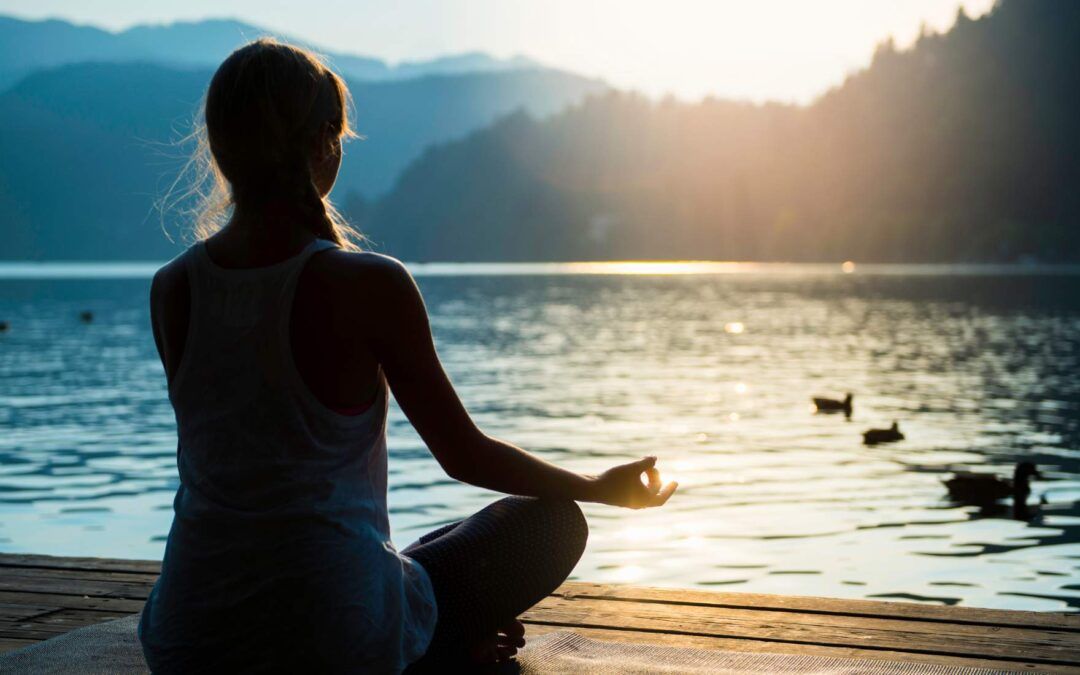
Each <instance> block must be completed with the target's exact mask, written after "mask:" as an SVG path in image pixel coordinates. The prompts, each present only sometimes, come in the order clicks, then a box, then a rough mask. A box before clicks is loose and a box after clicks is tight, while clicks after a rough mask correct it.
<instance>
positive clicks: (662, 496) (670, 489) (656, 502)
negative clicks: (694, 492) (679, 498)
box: [649, 481, 679, 506]
mask: <svg viewBox="0 0 1080 675" xmlns="http://www.w3.org/2000/svg"><path fill="white" fill-rule="evenodd" d="M677 489H679V484H678V483H676V482H674V481H672V482H671V483H668V484H667V485H665V486H664V488H663V489H662V490H660V492H658V493H656V494H655V495H654V496H653V498H652V502H651V503H650V504H649V506H663V505H664V504H666V503H667V500H669V499H671V495H673V494H675V490H677Z"/></svg>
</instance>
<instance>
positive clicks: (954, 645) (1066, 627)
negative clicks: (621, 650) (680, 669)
mask: <svg viewBox="0 0 1080 675" xmlns="http://www.w3.org/2000/svg"><path fill="white" fill-rule="evenodd" d="M159 569H160V565H159V563H157V562H154V561H142V560H110V559H99V558H58V557H51V556H36V555H23V554H19V555H10V554H0V651H2V650H6V649H7V648H18V647H20V646H25V645H26V644H29V643H32V641H34V640H42V639H47V638H49V637H53V636H55V635H59V634H62V633H65V632H67V631H69V630H72V629H74V628H77V627H80V626H84V625H89V624H92V623H97V622H99V621H103V620H109V619H112V618H117V617H120V616H124V615H128V614H132V613H135V612H137V611H139V609H140V608H141V606H142V604H143V600H145V598H146V596H147V595H148V594H149V591H150V588H151V587H152V584H153V582H154V581H155V579H156V576H157V574H158V570H159ZM523 619H524V620H525V621H526V623H527V624H528V631H529V634H530V635H539V634H541V633H542V632H546V631H550V630H561V629H570V630H574V631H576V632H580V633H582V634H585V635H588V636H590V637H598V638H599V639H609V640H623V641H633V642H651V643H654V644H655V643H659V644H677V645H682V646H706V647H707V648H717V649H736V650H745V651H773V652H781V653H800V654H805V653H813V654H820V655H823V656H839V657H845V658H879V659H880V658H885V659H891V660H898V661H917V662H926V663H940V664H955V665H972V666H975V665H977V666H980V667H996V668H1010V669H1016V670H1032V669H1038V670H1040V672H1069V668H1072V667H1075V666H1080V615H1076V614H1065V613H1061V612H1046V613H1042V612H1012V611H1002V610H988V609H986V610H984V609H977V608H966V607H940V606H929V605H918V604H913V603H897V602H881V601H864V600H838V599H829V598H811V597H797V596H773V595H759V594H751V593H714V592H709V591H701V590H682V589H663V588H642V587H634V586H613V585H602V584H589V583H581V582H570V583H566V584H564V585H563V586H562V587H560V588H559V589H558V590H557V591H556V592H555V593H554V594H553V595H552V596H550V597H548V598H546V599H545V600H544V601H542V602H541V603H540V604H539V605H538V606H537V607H535V608H533V609H532V610H530V611H529V612H528V613H526V615H525V616H524V617H523ZM1075 672H1080V669H1076V670H1075Z"/></svg>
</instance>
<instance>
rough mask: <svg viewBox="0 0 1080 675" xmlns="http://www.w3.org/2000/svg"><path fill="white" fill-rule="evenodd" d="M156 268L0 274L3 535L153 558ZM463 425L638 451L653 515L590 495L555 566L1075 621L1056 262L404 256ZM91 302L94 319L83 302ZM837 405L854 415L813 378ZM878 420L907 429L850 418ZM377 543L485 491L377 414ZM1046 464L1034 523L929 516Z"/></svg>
mask: <svg viewBox="0 0 1080 675" xmlns="http://www.w3.org/2000/svg"><path fill="white" fill-rule="evenodd" d="M154 267H155V265H140V264H130V265H120V266H116V265H77V266H73V265H46V266H41V265H19V264H6V265H0V321H7V322H8V323H9V326H10V327H9V329H8V330H7V331H6V332H4V333H0V551H6V552H34V553H48V554H55V555H90V556H111V557H130V558H157V557H159V556H160V555H161V554H162V550H163V546H164V538H165V535H166V532H167V531H168V527H169V523H170V518H171V499H172V496H173V492H174V490H175V489H176V485H177V477H176V468H175V450H176V436H175V429H174V419H173V414H172V410H171V408H170V407H169V404H168V401H167V399H166V393H165V386H164V378H163V375H162V371H161V367H160V365H159V363H158V360H157V356H156V354H155V351H154V346H153V340H152V337H151V335H150V331H149V317H148V311H147V307H146V296H147V290H148V285H149V274H150V272H151V271H152V270H153V269H154ZM414 270H415V272H416V273H417V275H418V280H419V282H420V285H421V287H422V289H423V291H424V294H425V297H426V299H427V302H428V304H429V309H430V312H431V318H432V325H433V329H434V331H435V334H436V340H437V343H438V347H439V351H440V353H441V355H442V358H443V360H444V362H445V364H446V367H447V369H448V371H449V372H450V374H451V376H452V377H453V379H454V382H455V383H456V385H457V387H458V389H459V391H460V393H461V396H462V398H463V400H464V401H465V402H466V405H467V406H468V407H469V409H470V410H471V411H472V413H473V414H474V416H475V417H476V419H477V420H478V421H479V423H480V424H481V426H482V427H483V428H484V429H485V430H487V431H488V432H489V433H491V434H494V435H497V436H500V437H503V438H506V439H507V440H510V441H512V442H515V443H517V444H519V445H522V446H524V447H526V448H529V449H531V450H533V451H535V452H537V453H539V454H540V455H542V456H544V457H546V458H548V459H550V460H553V461H555V462H558V463H560V464H563V465H565V466H568V467H571V468H574V469H578V470H581V471H598V470H601V469H603V468H605V467H607V466H609V465H611V464H613V463H615V462H621V461H625V460H628V459H633V458H637V457H639V456H641V455H644V454H656V455H658V456H659V457H660V463H659V465H660V467H661V468H662V470H664V473H665V474H666V476H665V477H666V478H667V477H670V478H677V479H678V480H679V481H680V482H681V484H682V487H681V488H680V490H679V492H678V494H676V495H675V497H674V498H673V499H672V500H671V502H670V503H669V504H668V505H667V506H666V507H665V508H663V509H658V510H650V511H640V512H635V511H627V510H620V509H615V508H611V507H605V506H598V505H587V506H586V507H585V508H586V512H587V515H588V516H589V521H590V524H591V528H592V535H591V539H590V543H589V547H588V550H587V552H586V553H585V556H584V558H583V559H582V561H581V563H580V564H579V565H578V567H577V569H576V570H575V572H574V577H575V578H577V579H584V580H590V581H598V582H628V583H637V584H652V585H663V586H687V587H693V586H696V587H703V588H710V589H718V590H729V591H751V592H761V593H786V594H801V595H822V596H834V597H853V598H860V597H867V598H885V599H901V600H914V601H923V602H937V603H948V604H963V605H972V606H981V607H1003V608H1016V609H1033V610H1062V609H1072V610H1076V609H1080V573H1078V572H1080V274H1078V273H1077V270H1075V269H1066V270H1046V269H1041V268H1007V267H1006V268H982V267H885V266H883V267H873V266H860V267H859V268H858V269H857V270H856V271H855V273H853V274H843V273H841V271H840V268H839V266H789V265H733V264H699V265H689V266H680V265H670V264H662V265H658V266H649V265H640V264H632V265H618V264H615V265H610V264H607V265H605V264H600V265H591V264H586V265H418V266H415V267H414ZM83 310H91V311H93V313H94V316H95V319H94V321H93V322H92V323H90V324H84V323H82V322H81V321H80V320H79V313H80V312H81V311H83ZM846 391H851V392H853V393H854V394H855V412H854V416H853V418H852V419H851V420H850V421H846V420H845V419H844V418H843V417H842V416H826V415H815V414H812V412H811V410H810V397H811V396H812V395H815V394H825V395H834V396H837V395H842V394H843V393H844V392H846ZM894 419H896V420H899V422H900V426H901V429H902V430H903V431H904V433H905V434H906V435H907V439H906V440H905V441H902V442H900V443H896V444H893V445H884V446H877V447H867V446H864V445H863V444H862V439H861V436H860V432H861V431H862V430H863V429H865V428H868V427H870V426H887V425H888V424H889V423H890V422H891V421H892V420H894ZM390 446H391V464H390V466H391V476H390V485H391V493H390V504H391V509H392V511H391V519H392V523H393V527H394V538H395V541H396V542H397V543H398V545H400V546H403V545H405V544H408V543H409V542H410V541H411V540H412V539H414V538H415V537H416V536H418V535H419V534H421V533H422V532H424V531H426V530H429V529H432V528H434V527H436V526H438V525H440V524H442V523H445V522H448V521H450V520H453V519H457V518H460V517H463V516H465V515H468V514H469V513H471V512H473V511H475V510H477V509H479V508H481V507H482V506H483V505H484V504H486V503H487V502H489V501H491V500H492V499H494V498H495V497H496V496H495V495H494V494H493V493H489V492H485V491H482V490H479V489H476V488H472V487H468V486H464V485H460V484H455V483H454V482H453V481H451V480H449V479H447V478H446V476H444V475H443V474H442V473H441V471H440V470H439V468H438V466H437V465H436V464H435V462H434V461H433V460H432V459H431V457H430V455H429V454H428V453H427V451H426V450H425V448H424V446H423V445H422V444H421V442H420V441H419V439H418V438H417V436H416V435H415V433H414V432H413V431H412V429H411V428H410V426H409V424H408V422H407V421H406V420H405V418H404V416H403V415H402V414H401V412H400V411H399V410H398V409H396V408H394V409H392V411H391V424H390ZM1020 459H1030V460H1032V461H1034V462H1036V463H1037V464H1038V465H1039V467H1040V468H1041V470H1042V472H1043V474H1044V476H1045V478H1044V479H1043V480H1041V481H1037V482H1036V483H1035V484H1034V490H1033V495H1032V498H1031V499H1032V502H1033V503H1034V502H1036V501H1038V500H1039V499H1040V498H1042V499H1043V500H1044V501H1045V503H1044V504H1042V505H1041V506H1039V507H1038V508H1037V509H1036V510H1035V513H1034V518H1033V520H1031V521H1030V522H1024V521H1017V520H1013V519H1011V518H1010V512H1009V511H1008V510H1007V509H1002V510H1001V511H996V512H991V513H986V512H980V511H979V509H977V508H974V507H963V506H957V505H954V504H951V503H950V502H949V501H948V500H947V499H946V493H945V490H944V488H943V486H942V485H941V483H940V480H941V478H942V477H945V476H947V475H948V473H949V471H950V470H951V469H953V468H976V469H978V470H981V471H988V472H996V473H1002V474H1009V473H1011V467H1012V466H1013V464H1014V463H1015V462H1016V461H1018V460H1020Z"/></svg>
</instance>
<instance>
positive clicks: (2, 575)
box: [0, 567, 157, 588]
mask: <svg viewBox="0 0 1080 675" xmlns="http://www.w3.org/2000/svg"><path fill="white" fill-rule="evenodd" d="M26 578H34V579H64V580H69V581H74V580H80V581H108V582H118V583H127V584H137V585H144V586H146V587H147V588H149V587H151V586H153V585H154V582H155V581H157V575H153V574H139V573H132V572H113V571H101V570H85V569H67V570H61V569H53V568H49V567H0V579H26Z"/></svg>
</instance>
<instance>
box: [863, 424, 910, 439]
mask: <svg viewBox="0 0 1080 675" xmlns="http://www.w3.org/2000/svg"><path fill="white" fill-rule="evenodd" d="M862 437H863V443H865V444H867V445H877V444H878V443H892V442H894V441H902V440H904V434H902V433H900V425H899V424H897V423H896V422H895V421H894V422H893V423H892V426H891V427H889V428H888V429H867V430H866V431H864V432H863V435H862Z"/></svg>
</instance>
